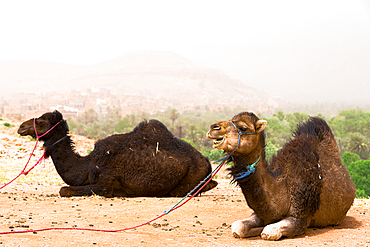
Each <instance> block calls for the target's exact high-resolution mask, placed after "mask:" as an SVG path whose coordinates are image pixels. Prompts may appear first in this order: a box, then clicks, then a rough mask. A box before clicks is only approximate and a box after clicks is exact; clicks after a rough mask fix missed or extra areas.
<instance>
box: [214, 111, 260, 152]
mask: <svg viewBox="0 0 370 247" xmlns="http://www.w3.org/2000/svg"><path fill="white" fill-rule="evenodd" d="M266 124H267V121H266V120H260V119H259V118H258V117H257V116H256V115H255V114H253V113H249V112H242V113H239V114H238V115H236V116H234V117H233V119H232V120H231V121H222V122H217V123H214V124H212V125H211V127H210V128H209V131H208V133H207V138H209V139H212V140H213V148H215V149H222V150H224V151H225V152H226V153H231V152H233V151H234V150H235V151H234V153H235V154H237V153H241V154H248V153H250V152H252V151H253V150H254V149H255V148H256V147H257V145H258V143H259V137H260V134H261V133H262V131H263V130H264V129H265V127H266ZM239 133H241V134H242V135H241V136H240V140H239V146H238V139H239ZM262 148H263V147H262Z"/></svg>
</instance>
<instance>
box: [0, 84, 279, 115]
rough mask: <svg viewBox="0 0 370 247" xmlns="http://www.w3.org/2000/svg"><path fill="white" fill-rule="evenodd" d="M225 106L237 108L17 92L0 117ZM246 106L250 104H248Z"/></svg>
mask: <svg viewBox="0 0 370 247" xmlns="http://www.w3.org/2000/svg"><path fill="white" fill-rule="evenodd" d="M253 102H254V104H256V103H257V104H256V105H255V106H256V107H258V108H260V109H261V110H264V111H265V110H268V107H267V108H266V106H268V105H270V107H271V110H273V109H276V104H277V103H276V102H270V103H269V104H264V105H263V101H262V99H258V100H257V99H254V100H253ZM226 103H227V104H232V105H227V106H228V107H237V102H233V100H229V101H228V102H227V101H224V102H222V101H220V102H218V103H217V102H214V100H213V99H206V100H205V99H199V100H197V102H192V103H190V104H189V103H186V104H184V102H182V103H181V101H180V100H178V101H177V102H176V101H174V100H169V99H158V98H155V97H151V96H149V95H139V94H129V95H116V94H114V93H112V92H111V91H110V90H107V89H102V88H90V89H87V90H84V91H77V90H70V91H65V92H51V93H19V94H14V95H12V97H11V98H10V99H3V98H0V117H2V118H11V119H17V120H25V119H29V118H33V117H37V116H40V115H42V114H43V113H45V112H47V111H53V110H58V111H60V112H62V113H63V115H64V116H65V117H66V118H74V117H77V116H79V114H82V113H84V112H86V111H88V110H90V109H93V110H94V111H95V112H96V113H97V114H98V115H105V114H107V113H108V112H109V110H112V109H119V111H120V114H121V115H122V116H125V115H129V114H133V113H135V114H136V113H141V112H145V113H148V114H154V113H157V112H160V111H165V110H167V109H169V108H170V109H176V110H178V111H179V112H180V113H181V112H184V111H192V110H200V109H206V110H209V111H213V110H217V109H220V108H223V107H225V106H226ZM265 103H266V102H265ZM249 106H250V104H249ZM231 109H232V108H231Z"/></svg>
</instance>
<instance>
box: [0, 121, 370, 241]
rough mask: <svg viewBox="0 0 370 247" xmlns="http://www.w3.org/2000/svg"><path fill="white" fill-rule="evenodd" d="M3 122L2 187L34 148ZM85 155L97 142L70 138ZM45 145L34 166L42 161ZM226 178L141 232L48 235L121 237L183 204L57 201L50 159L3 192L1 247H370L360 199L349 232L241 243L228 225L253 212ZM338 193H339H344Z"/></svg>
mask: <svg viewBox="0 0 370 247" xmlns="http://www.w3.org/2000/svg"><path fill="white" fill-rule="evenodd" d="M8 122H9V123H11V124H12V125H13V126H10V127H6V126H3V124H2V123H1V122H0V186H2V185H3V184H5V183H6V182H7V181H9V180H10V179H12V178H13V177H15V176H16V175H18V174H19V172H20V171H22V169H23V167H24V165H25V164H26V162H27V160H28V158H29V154H30V153H31V152H32V150H33V148H34V145H35V141H32V140H30V139H29V138H27V137H26V138H24V137H19V136H18V135H17V134H16V131H17V128H18V126H19V123H16V122H11V121H8ZM72 139H73V140H74V142H75V144H76V151H77V152H79V153H80V154H82V155H85V154H86V153H87V152H88V149H92V148H93V144H94V140H90V139H87V138H84V137H81V136H76V135H72ZM42 154H43V151H42V149H41V144H39V147H38V148H36V150H35V154H34V157H32V160H31V162H30V165H29V166H28V167H30V166H32V165H33V164H34V163H35V161H37V160H38V158H39V157H41V156H42ZM226 174H227V173H226V172H225V171H224V170H222V171H221V172H220V173H219V174H218V177H217V181H218V182H219V185H218V186H217V187H216V188H215V189H213V190H211V191H208V192H206V193H203V194H202V195H201V196H198V197H196V198H194V199H192V200H190V201H189V202H188V203H186V204H185V205H184V206H182V207H181V208H179V209H177V210H174V211H172V212H170V213H169V214H167V215H165V216H163V217H161V218H159V219H158V220H156V221H154V222H151V223H150V224H147V225H144V226H142V227H139V228H136V229H132V230H126V231H120V232H115V233H109V232H108V233H107V232H97V231H88V230H73V229H72V230H49V231H40V232H33V230H38V229H44V228H88V229H103V230H119V229H124V228H129V227H133V226H136V225H140V224H143V223H145V222H148V221H150V220H152V219H154V218H156V217H158V216H160V215H162V214H163V213H164V211H165V210H169V209H170V208H171V207H172V206H173V205H174V204H175V203H177V202H178V201H179V200H180V199H181V198H174V197H171V198H148V197H135V198H103V197H99V196H91V197H72V198H61V197H59V189H60V187H61V186H63V185H65V184H64V183H63V181H62V180H61V179H60V177H59V176H58V174H57V173H56V171H55V169H54V166H53V164H52V162H51V160H50V159H48V160H46V161H44V163H42V164H39V165H38V166H37V167H36V168H35V169H34V170H32V171H31V172H30V173H29V174H28V175H27V176H24V175H22V176H21V177H20V178H19V179H18V180H16V181H15V182H14V183H12V184H10V185H9V186H6V187H5V188H3V189H1V190H0V205H1V207H0V232H2V233H3V232H17V231H24V230H30V231H31V232H29V233H11V234H0V246H370V212H369V206H370V200H361V199H356V200H355V203H354V205H353V206H352V207H351V209H350V211H349V212H348V214H347V217H346V219H345V221H344V223H343V224H341V225H339V226H335V227H327V228H323V229H317V228H309V229H307V230H306V233H305V234H303V235H301V236H298V237H295V238H289V239H288V238H284V239H282V240H280V241H277V242H269V241H265V240H262V239H261V238H260V237H254V238H248V239H236V238H234V237H233V236H232V234H231V230H230V225H231V224H232V223H233V222H234V221H236V220H239V219H244V218H247V217H248V216H249V215H250V214H251V213H252V210H251V209H249V208H248V206H247V204H246V202H245V199H244V197H243V195H242V193H241V191H240V189H239V188H238V187H235V186H234V185H231V184H230V180H229V179H228V178H227V176H226ZM338 186H340V185H338Z"/></svg>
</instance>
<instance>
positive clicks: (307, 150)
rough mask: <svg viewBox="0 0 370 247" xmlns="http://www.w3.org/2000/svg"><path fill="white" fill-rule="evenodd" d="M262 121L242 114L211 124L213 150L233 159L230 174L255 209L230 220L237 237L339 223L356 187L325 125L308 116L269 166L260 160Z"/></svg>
mask: <svg viewBox="0 0 370 247" xmlns="http://www.w3.org/2000/svg"><path fill="white" fill-rule="evenodd" d="M266 125H267V121H265V120H262V119H259V118H258V117H257V116H256V115H255V114H253V113H250V112H241V113H239V114H237V115H236V116H234V117H233V118H232V120H231V121H221V122H217V123H214V124H212V125H211V126H210V129H209V131H208V133H207V137H208V138H209V139H213V148H215V149H222V150H224V152H225V153H227V154H229V157H228V161H229V162H231V161H232V162H233V166H232V167H231V168H229V172H230V175H231V177H232V178H233V181H234V182H236V183H237V185H238V186H240V188H241V190H242V193H243V195H244V197H245V199H246V201H247V204H248V206H249V207H250V208H251V209H252V210H253V211H254V212H253V213H252V215H251V216H250V217H249V218H247V219H244V220H238V221H236V222H234V223H233V224H232V227H231V230H232V234H233V236H234V237H236V238H247V237H255V236H259V235H260V236H261V238H262V239H265V240H279V239H280V238H281V237H293V236H296V235H300V234H303V233H304V232H305V229H306V228H307V227H320V228H321V227H325V226H329V225H338V224H340V223H342V222H343V221H344V219H345V217H346V213H347V211H348V210H349V208H350V207H351V205H352V203H353V201H354V198H355V193H356V189H355V186H354V184H353V182H352V180H351V179H350V177H349V174H348V171H347V170H346V168H345V167H344V166H343V165H342V164H341V158H340V155H339V152H338V147H337V144H336V141H335V139H334V135H333V133H332V131H331V129H330V128H329V126H328V125H327V123H326V122H325V121H324V120H323V119H320V118H317V117H310V118H309V119H308V120H307V121H306V122H304V123H301V124H299V125H298V126H297V129H296V130H295V131H294V132H293V138H292V139H290V140H289V141H288V142H287V143H286V144H285V145H284V146H283V148H282V149H281V150H279V151H278V153H277V154H276V155H275V156H273V158H272V160H271V162H270V164H268V163H267V162H266V159H265V150H264V148H265V134H264V129H265V127H266Z"/></svg>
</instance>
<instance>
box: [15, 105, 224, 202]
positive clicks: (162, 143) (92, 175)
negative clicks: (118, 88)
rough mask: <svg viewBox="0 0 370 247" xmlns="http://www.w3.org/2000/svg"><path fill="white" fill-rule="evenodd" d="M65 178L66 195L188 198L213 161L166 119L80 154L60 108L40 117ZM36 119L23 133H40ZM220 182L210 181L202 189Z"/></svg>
mask: <svg viewBox="0 0 370 247" xmlns="http://www.w3.org/2000/svg"><path fill="white" fill-rule="evenodd" d="M59 121H61V122H60V123H59V124H58V125H57V126H56V127H55V128H54V129H52V130H51V131H50V132H49V133H48V134H46V135H45V136H43V137H41V138H40V140H41V141H44V148H45V151H46V157H49V156H50V157H51V158H52V160H53V163H54V165H55V168H56V170H57V172H58V173H59V175H60V176H61V178H62V179H63V181H64V182H65V183H66V184H68V185H70V186H66V187H62V188H61V189H60V195H61V196H67V197H68V196H90V195H94V194H96V195H101V196H105V197H115V196H157V197H162V196H185V195H186V194H187V193H188V192H189V191H191V190H192V189H193V188H194V187H195V186H196V185H198V184H199V182H200V181H202V180H203V179H204V178H205V177H206V176H207V175H208V174H209V173H210V172H211V165H210V163H209V161H208V159H207V158H205V157H204V156H202V155H201V154H200V153H199V152H198V151H197V150H196V149H195V148H193V147H192V146H191V145H189V144H188V143H186V142H184V141H182V140H180V139H178V138H176V137H174V136H173V135H172V134H171V132H170V131H169V130H168V129H167V128H166V126H164V125H163V124H162V123H161V122H159V121H156V120H150V121H149V122H146V121H144V122H141V123H140V124H139V125H138V126H137V127H136V128H135V129H134V130H133V131H132V132H130V133H127V134H119V135H113V136H110V137H107V138H105V139H102V140H99V141H97V142H96V143H95V148H94V150H93V151H92V152H91V153H90V154H89V155H87V156H85V157H82V156H80V155H79V154H77V153H75V152H74V144H73V142H72V140H71V138H70V137H69V134H68V131H69V130H68V125H67V122H66V121H65V120H63V116H62V114H61V113H59V112H58V111H54V112H52V113H51V112H49V113H45V114H43V115H42V116H41V117H39V118H36V119H35V123H36V124H35V125H36V131H37V134H38V135H39V136H41V135H42V134H43V133H46V131H48V130H49V129H50V128H52V127H53V126H54V125H55V124H57V123H58V122H59ZM33 122H34V119H30V120H28V121H25V122H24V123H22V124H21V126H20V127H19V129H18V133H19V134H20V135H22V136H26V135H31V136H33V137H35V136H36V135H35V130H34V127H33ZM216 185H217V182H216V181H213V180H212V181H210V183H208V184H207V185H206V186H205V187H204V188H203V190H202V191H201V192H204V191H207V190H210V189H212V188H214V187H215V186H216Z"/></svg>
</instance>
